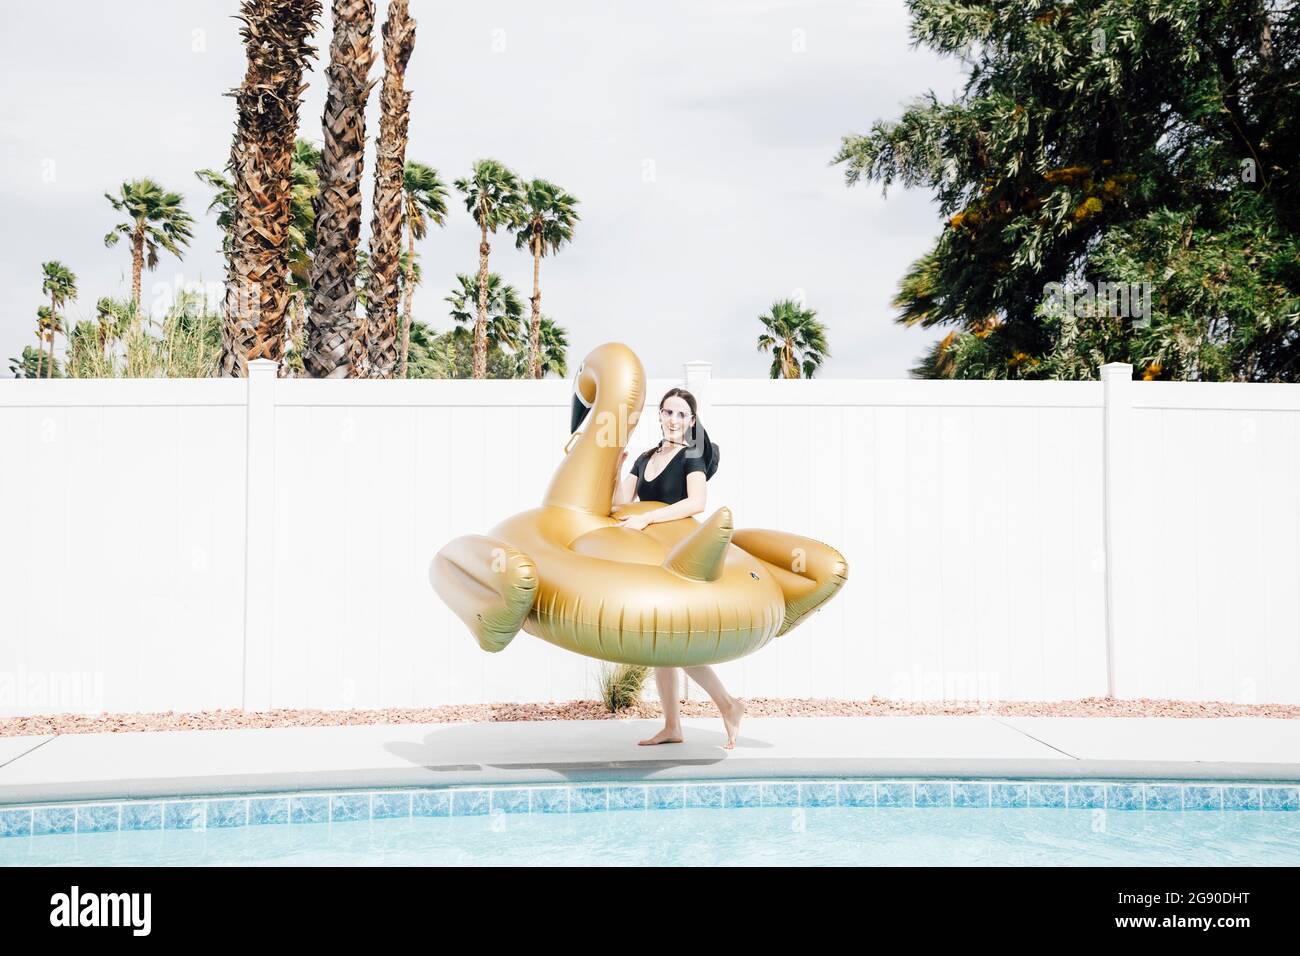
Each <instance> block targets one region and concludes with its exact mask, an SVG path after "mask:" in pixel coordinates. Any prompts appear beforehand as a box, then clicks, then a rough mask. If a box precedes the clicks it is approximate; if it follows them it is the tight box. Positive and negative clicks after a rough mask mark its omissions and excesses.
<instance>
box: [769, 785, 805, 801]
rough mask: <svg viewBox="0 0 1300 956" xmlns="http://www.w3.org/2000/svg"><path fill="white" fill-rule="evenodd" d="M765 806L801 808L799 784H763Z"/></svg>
mask: <svg viewBox="0 0 1300 956" xmlns="http://www.w3.org/2000/svg"><path fill="white" fill-rule="evenodd" d="M763 806H765V807H797V806H799V784H797V783H765V784H763Z"/></svg>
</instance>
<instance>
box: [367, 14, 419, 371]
mask: <svg viewBox="0 0 1300 956" xmlns="http://www.w3.org/2000/svg"><path fill="white" fill-rule="evenodd" d="M414 46H415V21H414V20H412V19H411V14H410V10H409V9H408V5H407V0H390V2H389V4H388V19H386V20H385V21H384V85H383V87H382V89H381V90H380V91H379V107H380V112H379V140H378V142H377V144H376V146H375V196H374V201H373V206H374V217H373V219H371V222H370V287H369V292H370V295H369V298H368V299H367V300H366V328H365V337H364V350H363V351H362V353H361V354H360V355H358V356H357V357H358V358H361V359H363V360H364V363H365V367H364V368H362V369H358V368H357V366H358V365H359V364H361V363H359V362H354V366H353V370H352V374H353V375H354V376H355V375H358V374H365V375H368V376H370V377H373V378H391V377H392V376H393V372H394V371H395V370H396V369H397V364H398V359H399V358H400V349H399V347H398V344H397V307H398V302H399V296H400V292H399V290H398V287H397V281H398V280H397V277H398V272H399V270H400V268H401V262H400V258H401V254H402V227H403V224H404V221H405V217H406V202H405V197H404V195H403V192H402V178H403V171H404V170H405V168H406V138H407V136H406V131H407V126H408V124H409V123H410V120H411V94H410V92H409V91H408V90H407V89H406V88H405V86H404V83H405V76H406V64H407V61H408V60H410V58H411V49H412V48H413V47H414ZM354 354H356V353H354Z"/></svg>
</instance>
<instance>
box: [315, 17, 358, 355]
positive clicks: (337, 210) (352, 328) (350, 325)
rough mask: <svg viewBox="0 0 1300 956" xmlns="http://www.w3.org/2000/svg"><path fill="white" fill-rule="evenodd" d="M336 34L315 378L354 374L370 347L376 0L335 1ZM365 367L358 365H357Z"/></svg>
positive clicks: (320, 200) (319, 232)
mask: <svg viewBox="0 0 1300 956" xmlns="http://www.w3.org/2000/svg"><path fill="white" fill-rule="evenodd" d="M333 10H334V36H333V39H332V40H331V42H330V63H329V68H328V69H327V70H326V76H328V78H329V90H328V92H327V95H326V98H325V115H324V119H323V122H322V125H323V126H324V131H325V144H324V147H323V148H322V149H321V154H320V168H319V178H320V188H319V190H318V191H317V193H316V198H315V211H316V251H315V255H314V256H313V257H312V263H311V278H310V283H311V314H310V315H309V316H308V318H307V334H306V345H305V347H304V350H303V357H302V358H303V369H304V370H305V372H306V374H307V375H308V376H310V377H313V378H348V377H353V375H352V365H353V363H354V362H355V359H356V357H357V353H358V352H359V351H360V349H361V347H362V346H363V345H364V340H363V338H362V335H361V330H360V329H359V327H358V322H357V243H358V241H359V237H360V235H361V177H362V171H363V165H364V157H365V148H366V100H367V99H368V98H369V96H370V85H371V84H370V67H371V66H372V65H373V64H374V61H375V51H374V47H373V46H372V45H371V40H370V37H371V34H372V33H373V32H374V26H375V5H374V2H373V0H334V8H333ZM358 371H360V370H358Z"/></svg>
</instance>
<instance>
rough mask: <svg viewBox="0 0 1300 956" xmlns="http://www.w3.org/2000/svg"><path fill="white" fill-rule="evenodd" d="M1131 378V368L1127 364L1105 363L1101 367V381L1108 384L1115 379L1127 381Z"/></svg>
mask: <svg viewBox="0 0 1300 956" xmlns="http://www.w3.org/2000/svg"><path fill="white" fill-rule="evenodd" d="M1132 377H1133V366H1132V365H1130V364H1129V363H1128V362H1107V363H1106V364H1105V365H1103V366H1102V367H1101V380H1102V381H1103V382H1110V381H1114V380H1116V379H1119V380H1127V379H1131V378H1132Z"/></svg>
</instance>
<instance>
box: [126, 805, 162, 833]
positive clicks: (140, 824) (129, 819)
mask: <svg viewBox="0 0 1300 956" xmlns="http://www.w3.org/2000/svg"><path fill="white" fill-rule="evenodd" d="M162 822H163V820H162V804H161V803H124V804H122V829H123V830H161V829H162Z"/></svg>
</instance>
